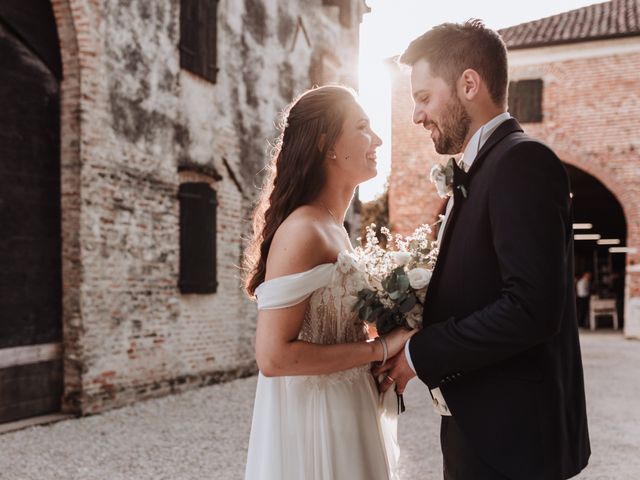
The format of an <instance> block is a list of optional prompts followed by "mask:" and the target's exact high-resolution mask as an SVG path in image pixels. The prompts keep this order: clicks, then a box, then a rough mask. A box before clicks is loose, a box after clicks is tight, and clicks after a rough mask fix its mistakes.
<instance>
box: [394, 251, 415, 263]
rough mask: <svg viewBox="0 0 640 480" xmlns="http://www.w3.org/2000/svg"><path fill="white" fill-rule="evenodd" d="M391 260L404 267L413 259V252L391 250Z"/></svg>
mask: <svg viewBox="0 0 640 480" xmlns="http://www.w3.org/2000/svg"><path fill="white" fill-rule="evenodd" d="M391 260H393V263H395V264H396V265H397V266H398V267H404V266H405V265H406V264H407V263H409V260H411V254H410V253H409V252H391Z"/></svg>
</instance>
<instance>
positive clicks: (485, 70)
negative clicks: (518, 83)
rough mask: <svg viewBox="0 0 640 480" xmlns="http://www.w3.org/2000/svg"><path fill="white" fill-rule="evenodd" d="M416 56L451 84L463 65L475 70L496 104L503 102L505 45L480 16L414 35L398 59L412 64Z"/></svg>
mask: <svg viewBox="0 0 640 480" xmlns="http://www.w3.org/2000/svg"><path fill="white" fill-rule="evenodd" d="M418 60H426V61H427V62H429V66H430V67H431V71H432V72H433V74H434V75H437V76H438V77H441V78H442V79H444V80H445V81H446V82H447V83H448V84H449V85H450V86H451V87H452V88H454V87H455V84H456V81H457V80H458V78H460V75H462V72H464V71H465V70H466V69H467V68H471V69H473V70H475V71H476V72H478V74H480V76H481V77H482V79H483V80H484V82H485V83H486V84H487V87H488V89H489V93H490V95H491V99H492V100H493V101H494V103H495V104H496V105H505V104H506V100H507V86H508V82H509V71H508V66H507V47H506V45H505V43H504V41H503V40H502V38H501V37H500V35H499V34H498V32H496V31H494V30H491V29H490V28H487V27H485V25H484V23H482V21H480V20H476V19H472V20H468V21H466V22H465V23H462V24H460V23H443V24H442V25H438V26H437V27H433V28H432V29H431V30H429V31H427V32H426V33H424V34H423V35H421V36H420V37H418V38H416V39H415V40H414V41H413V42H411V44H410V45H409V46H408V47H407V49H406V50H405V52H404V53H403V54H402V55H401V56H400V59H399V62H400V63H403V64H405V65H409V66H413V65H414V64H415V63H416V62H417V61H418Z"/></svg>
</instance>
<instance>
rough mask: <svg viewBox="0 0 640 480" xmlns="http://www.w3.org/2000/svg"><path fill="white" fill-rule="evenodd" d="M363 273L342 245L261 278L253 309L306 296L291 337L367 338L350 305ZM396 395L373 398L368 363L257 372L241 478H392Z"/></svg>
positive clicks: (375, 393) (396, 451)
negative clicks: (330, 369)
mask: <svg viewBox="0 0 640 480" xmlns="http://www.w3.org/2000/svg"><path fill="white" fill-rule="evenodd" d="M364 286H365V281H364V275H363V273H362V271H361V270H360V269H359V268H358V266H357V264H356V262H355V261H354V259H353V258H352V256H351V255H350V254H349V253H348V252H343V253H340V255H338V261H337V262H336V263H327V264H322V265H318V266H317V267H315V268H313V269H311V270H308V271H306V272H302V273H296V274H292V275H286V276H283V277H279V278H275V279H272V280H269V281H267V282H264V283H263V284H261V285H260V286H259V287H258V289H257V290H256V296H257V299H258V308H259V309H276V308H285V307H289V306H292V305H296V304H297V303H299V302H302V301H304V300H305V299H306V298H308V297H309V296H311V298H310V303H309V308H308V310H307V313H306V315H305V319H304V322H303V326H302V329H301V331H300V335H299V339H300V340H304V341H306V342H312V343H316V344H336V343H347V342H357V341H362V340H366V339H367V329H366V326H365V325H364V323H363V322H362V321H361V320H359V319H358V316H357V315H356V314H355V313H354V312H353V306H354V305H355V303H356V301H357V292H358V290H360V289H361V288H363V287H364ZM396 432H397V399H396V396H395V394H394V393H393V392H390V393H387V394H386V395H385V396H384V397H383V398H382V399H380V398H379V395H378V391H377V389H376V385H375V382H374V379H373V377H372V375H371V373H370V367H369V365H363V366H361V367H357V368H353V369H350V370H345V371H341V372H337V373H332V374H328V375H313V376H290V377H269V378H267V377H265V376H264V375H262V374H261V373H260V374H259V375H258V386H257V389H256V398H255V405H254V411H253V422H252V425H251V438H250V440H249V452H248V458H247V467H246V473H245V479H246V480H389V479H397V478H398V477H397V462H398V456H399V448H398V444H397V436H396Z"/></svg>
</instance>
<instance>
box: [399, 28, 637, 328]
mask: <svg viewBox="0 0 640 480" xmlns="http://www.w3.org/2000/svg"><path fill="white" fill-rule="evenodd" d="M509 64H510V69H509V72H510V79H511V80H516V81H517V80H523V79H533V78H542V79H543V82H544V90H543V115H544V120H543V122H541V123H536V124H523V128H524V129H525V131H526V132H527V133H528V134H530V135H531V136H533V137H535V138H537V139H540V140H542V141H543V142H545V143H546V144H548V145H549V146H550V147H551V148H552V149H553V150H554V151H555V152H556V153H557V154H558V156H559V157H560V158H561V159H562V160H563V161H564V162H566V163H568V164H571V165H575V166H576V167H578V168H580V169H582V170H584V171H586V172H587V173H589V174H591V175H592V176H594V177H596V178H597V179H598V180H600V181H601V182H602V183H603V184H604V185H605V186H606V187H607V188H608V189H609V190H610V191H611V192H612V193H613V194H614V195H615V197H616V198H617V200H618V201H619V202H620V204H621V205H622V208H623V210H624V214H625V217H626V222H627V245H629V246H631V247H640V136H639V134H638V132H640V93H639V92H640V77H639V76H638V75H637V72H638V70H639V69H640V37H630V38H625V39H613V40H603V41H593V42H584V43H578V44H570V45H558V46H550V47H540V48H531V49H522V50H514V51H510V52H509ZM393 88H394V93H393V126H392V143H393V146H392V162H393V166H392V173H391V177H390V181H389V183H390V193H389V211H390V219H391V223H392V225H393V226H394V227H395V228H396V229H397V230H399V231H402V232H406V231H409V230H410V229H412V228H414V227H415V226H416V225H418V224H419V223H422V222H425V221H432V220H433V219H434V218H435V217H436V213H437V212H438V210H439V209H440V205H441V204H440V201H439V200H438V199H437V197H436V196H435V194H434V193H433V187H432V186H431V184H430V183H429V179H428V172H429V169H430V168H431V166H432V165H433V164H434V163H435V162H437V161H445V160H446V157H442V156H439V155H437V154H436V153H435V151H434V149H433V145H432V143H431V140H430V138H429V137H428V134H427V133H426V132H425V131H424V130H423V129H422V127H418V126H415V125H413V124H412V123H411V112H412V108H413V105H412V101H411V98H410V94H409V79H408V74H407V73H406V72H402V71H400V70H396V71H395V72H394V87H393ZM626 286H627V287H626V288H627V295H626V306H627V314H626V315H625V318H627V322H626V325H625V331H626V333H627V335H629V336H638V337H640V326H638V327H634V326H633V325H637V324H640V253H635V254H630V255H627V278H626ZM633 305H638V306H637V307H633ZM632 307H633V308H637V309H636V310H632ZM634 328H637V330H633V332H632V331H631V329H634Z"/></svg>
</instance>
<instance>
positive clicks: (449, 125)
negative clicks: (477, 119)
mask: <svg viewBox="0 0 640 480" xmlns="http://www.w3.org/2000/svg"><path fill="white" fill-rule="evenodd" d="M434 125H435V128H437V129H438V131H439V135H438V138H437V139H436V140H435V142H434V144H435V147H436V152H438V153H440V154H447V155H456V154H458V153H460V152H461V151H462V146H463V145H464V140H465V138H467V134H468V133H469V126H470V125H471V117H469V114H468V113H467V111H466V110H465V108H464V105H462V102H461V101H460V99H459V98H458V97H457V96H455V95H453V96H452V97H451V101H450V102H449V103H448V104H447V108H446V110H445V111H444V112H443V114H442V116H441V117H440V121H439V122H438V123H436V124H434Z"/></svg>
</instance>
